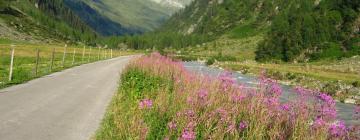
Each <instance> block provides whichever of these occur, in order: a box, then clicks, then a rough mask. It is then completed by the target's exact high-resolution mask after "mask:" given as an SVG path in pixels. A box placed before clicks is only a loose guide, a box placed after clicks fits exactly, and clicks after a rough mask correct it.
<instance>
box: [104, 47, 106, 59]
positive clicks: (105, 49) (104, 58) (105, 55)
mask: <svg viewBox="0 0 360 140" xmlns="http://www.w3.org/2000/svg"><path fill="white" fill-rule="evenodd" d="M104 59H107V50H106V49H105V52H104Z"/></svg>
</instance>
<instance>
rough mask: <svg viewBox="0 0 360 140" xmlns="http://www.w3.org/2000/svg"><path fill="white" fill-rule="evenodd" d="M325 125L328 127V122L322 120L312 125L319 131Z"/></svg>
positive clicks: (317, 120)
mask: <svg viewBox="0 0 360 140" xmlns="http://www.w3.org/2000/svg"><path fill="white" fill-rule="evenodd" d="M324 125H326V122H325V121H324V120H323V119H322V118H317V119H316V120H315V121H314V122H313V124H312V125H311V127H312V128H314V129H317V128H321V127H323V126H324Z"/></svg>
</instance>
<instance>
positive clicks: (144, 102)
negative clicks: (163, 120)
mask: <svg viewBox="0 0 360 140" xmlns="http://www.w3.org/2000/svg"><path fill="white" fill-rule="evenodd" d="M152 105H153V102H152V101H151V100H150V99H143V100H141V101H140V103H139V108H140V109H148V108H151V107H152Z"/></svg>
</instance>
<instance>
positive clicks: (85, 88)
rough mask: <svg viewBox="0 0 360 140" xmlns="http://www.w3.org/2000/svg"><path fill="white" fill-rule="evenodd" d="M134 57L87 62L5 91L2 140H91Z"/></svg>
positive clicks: (0, 94) (0, 96) (0, 107)
mask: <svg viewBox="0 0 360 140" xmlns="http://www.w3.org/2000/svg"><path fill="white" fill-rule="evenodd" d="M131 58H132V57H120V58H115V59H112V60H106V61H101V62H96V63H92V64H86V65H82V66H79V67H75V68H72V69H68V70H65V71H63V72H58V73H54V74H52V75H49V76H45V77H43V78H39V79H36V80H33V81H30V82H28V83H25V84H22V85H18V86H13V87H10V88H7V89H3V90H0V140H88V139H90V137H91V136H93V135H94V133H95V131H96V129H97V128H98V126H99V124H100V122H101V119H102V117H103V115H104V113H105V109H106V106H107V105H108V104H109V103H110V100H111V97H112V95H113V94H114V93H115V92H116V89H117V85H118V80H119V74H120V72H121V70H122V69H123V68H124V67H125V66H126V64H127V63H128V61H129V60H130V59H131Z"/></svg>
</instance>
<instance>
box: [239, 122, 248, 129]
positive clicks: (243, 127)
mask: <svg viewBox="0 0 360 140" xmlns="http://www.w3.org/2000/svg"><path fill="white" fill-rule="evenodd" d="M247 127H248V125H247V123H246V122H244V121H242V122H240V124H239V130H240V131H244V130H245V129H246V128H247Z"/></svg>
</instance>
